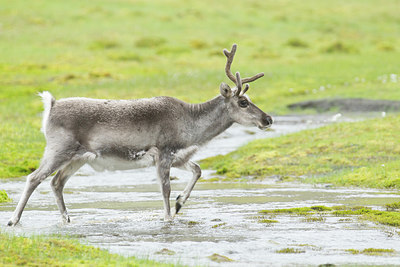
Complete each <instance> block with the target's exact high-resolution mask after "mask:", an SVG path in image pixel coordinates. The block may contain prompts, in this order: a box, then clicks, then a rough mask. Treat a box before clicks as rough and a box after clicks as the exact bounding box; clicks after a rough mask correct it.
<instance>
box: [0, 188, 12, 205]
mask: <svg viewBox="0 0 400 267" xmlns="http://www.w3.org/2000/svg"><path fill="white" fill-rule="evenodd" d="M11 201H12V199H11V198H9V196H8V195H7V192H6V191H5V190H0V203H4V202H11Z"/></svg>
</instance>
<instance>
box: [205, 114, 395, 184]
mask: <svg viewBox="0 0 400 267" xmlns="http://www.w3.org/2000/svg"><path fill="white" fill-rule="evenodd" d="M371 129H373V130H371ZM398 132H400V116H390V117H386V118H383V119H382V118H380V119H374V120H368V121H362V122H355V123H339V124H334V125H329V126H326V127H322V128H319V129H312V130H307V131H302V132H299V133H295V134H290V135H287V136H282V137H278V138H274V139H262V140H256V141H253V142H251V143H249V144H248V145H246V146H243V147H241V148H239V149H238V150H237V151H234V152H232V153H229V154H227V155H224V156H216V157H212V158H209V159H206V160H203V161H202V167H203V168H207V169H215V170H216V172H217V174H220V175H224V176H226V177H229V178H237V177H243V176H253V177H258V178H264V177H266V176H281V177H285V176H288V175H290V176H292V177H303V176H308V177H309V178H307V179H305V181H306V182H309V183H332V184H335V185H341V186H364V187H376V188H400V143H399V142H398V135H397V133H398ZM299 179H300V178H299ZM300 180H301V181H304V179H300Z"/></svg>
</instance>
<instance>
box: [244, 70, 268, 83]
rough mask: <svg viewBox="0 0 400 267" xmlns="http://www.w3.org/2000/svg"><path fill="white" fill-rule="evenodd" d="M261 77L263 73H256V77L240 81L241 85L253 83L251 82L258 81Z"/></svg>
mask: <svg viewBox="0 0 400 267" xmlns="http://www.w3.org/2000/svg"><path fill="white" fill-rule="evenodd" d="M263 76H264V72H260V73H258V74H256V75H254V76H252V77H248V78H244V79H243V80H242V83H249V82H253V81H255V80H257V79H259V78H261V77H263Z"/></svg>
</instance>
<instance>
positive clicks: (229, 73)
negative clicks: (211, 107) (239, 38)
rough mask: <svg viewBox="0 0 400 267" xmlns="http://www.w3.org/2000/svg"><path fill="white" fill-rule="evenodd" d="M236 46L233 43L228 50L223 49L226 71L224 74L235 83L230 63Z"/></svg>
mask: <svg viewBox="0 0 400 267" xmlns="http://www.w3.org/2000/svg"><path fill="white" fill-rule="evenodd" d="M236 48H237V45H236V44H233V45H232V49H231V51H230V52H229V51H228V50H227V49H224V55H225V56H226V58H227V61H226V66H225V73H226V76H228V78H229V79H230V80H231V81H232V82H234V83H235V84H236V83H237V81H236V78H235V76H234V75H233V74H232V71H231V65H232V62H233V57H234V56H235V53H236Z"/></svg>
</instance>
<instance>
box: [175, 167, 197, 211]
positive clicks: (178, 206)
mask: <svg viewBox="0 0 400 267" xmlns="http://www.w3.org/2000/svg"><path fill="white" fill-rule="evenodd" d="M178 168H180V169H182V170H187V171H191V172H192V173H193V177H192V179H191V180H190V181H189V183H188V184H187V185H186V188H185V190H183V193H182V194H180V195H179V196H178V197H177V198H176V204H175V212H174V214H173V216H175V215H176V214H177V213H178V212H179V210H180V209H181V208H182V207H183V205H184V204H185V202H186V200H187V199H188V198H189V196H190V193H191V192H192V190H193V188H194V186H195V184H196V182H197V180H199V178H200V176H201V169H200V166H199V165H198V164H196V163H194V162H193V161H188V162H186V163H185V164H184V165H182V166H179V167H178Z"/></svg>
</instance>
